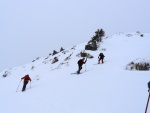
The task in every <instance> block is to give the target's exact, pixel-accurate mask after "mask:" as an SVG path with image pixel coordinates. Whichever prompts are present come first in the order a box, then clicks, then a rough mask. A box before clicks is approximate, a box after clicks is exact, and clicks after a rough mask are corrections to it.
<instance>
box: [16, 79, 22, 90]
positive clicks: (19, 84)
mask: <svg viewBox="0 0 150 113" xmlns="http://www.w3.org/2000/svg"><path fill="white" fill-rule="evenodd" d="M21 81H22V79H21V80H20V82H19V85H18V87H17V90H16V92H17V91H18V88H19V86H20V83H21Z"/></svg>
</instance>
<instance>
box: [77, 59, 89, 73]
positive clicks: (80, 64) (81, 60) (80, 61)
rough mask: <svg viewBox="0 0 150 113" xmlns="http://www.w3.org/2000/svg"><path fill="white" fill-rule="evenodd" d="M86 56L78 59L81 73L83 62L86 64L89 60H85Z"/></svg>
mask: <svg viewBox="0 0 150 113" xmlns="http://www.w3.org/2000/svg"><path fill="white" fill-rule="evenodd" d="M84 60H85V58H83V59H80V60H79V61H78V67H79V69H78V71H77V74H80V71H81V69H82V65H83V64H85V63H86V61H87V59H86V60H85V61H84Z"/></svg>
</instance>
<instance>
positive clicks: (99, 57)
mask: <svg viewBox="0 0 150 113" xmlns="http://www.w3.org/2000/svg"><path fill="white" fill-rule="evenodd" d="M104 57H105V56H104V54H103V53H100V54H99V56H98V64H100V61H101V60H102V64H103V63H104Z"/></svg>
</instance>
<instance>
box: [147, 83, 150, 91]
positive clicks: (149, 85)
mask: <svg viewBox="0 0 150 113" xmlns="http://www.w3.org/2000/svg"><path fill="white" fill-rule="evenodd" d="M147 85H148V88H149V89H150V81H149V82H148V83H147Z"/></svg>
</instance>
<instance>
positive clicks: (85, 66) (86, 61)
mask: <svg viewBox="0 0 150 113" xmlns="http://www.w3.org/2000/svg"><path fill="white" fill-rule="evenodd" d="M86 62H87V57H86ZM85 71H86V63H85Z"/></svg>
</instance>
